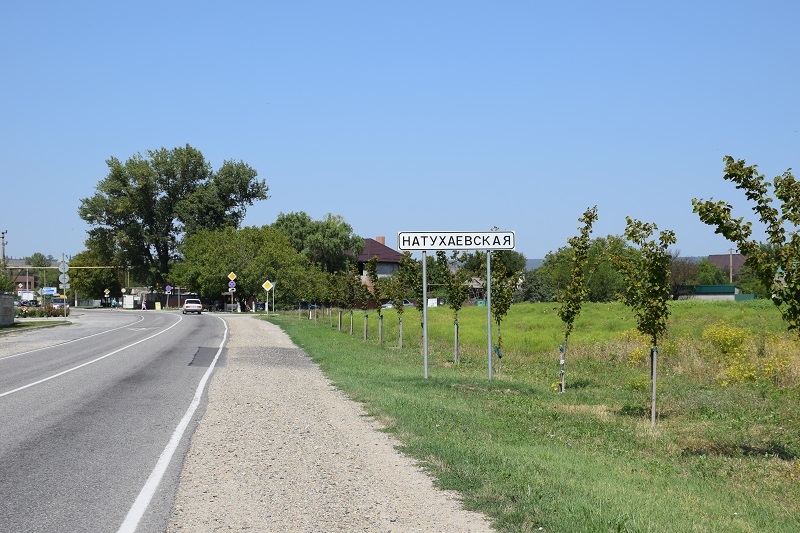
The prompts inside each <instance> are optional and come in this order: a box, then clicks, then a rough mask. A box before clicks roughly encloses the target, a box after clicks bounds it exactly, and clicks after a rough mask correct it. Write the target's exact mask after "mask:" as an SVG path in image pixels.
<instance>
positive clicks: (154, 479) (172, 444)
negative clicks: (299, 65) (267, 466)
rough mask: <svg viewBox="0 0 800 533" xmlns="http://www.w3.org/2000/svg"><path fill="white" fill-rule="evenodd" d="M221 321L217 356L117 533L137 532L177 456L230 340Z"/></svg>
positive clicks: (226, 324) (223, 321) (226, 327)
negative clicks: (177, 451)
mask: <svg viewBox="0 0 800 533" xmlns="http://www.w3.org/2000/svg"><path fill="white" fill-rule="evenodd" d="M216 318H219V317H216ZM219 320H222V323H223V324H225V332H224V334H223V336H222V342H221V343H220V345H219V349H218V350H217V354H216V355H215V356H214V360H213V361H211V364H210V365H209V367H208V370H206V373H205V374H203V378H202V379H201V380H200V383H198V384H197V390H195V393H194V398H193V399H192V403H191V404H189V409H187V410H186V414H184V415H183V418H182V419H181V421H180V422H179V423H178V425H177V427H176V428H175V431H174V432H173V433H172V438H171V439H170V440H169V443H167V447H166V448H164V451H163V452H161V456H160V457H159V458H158V462H157V463H156V466H155V468H154V469H153V471H152V472H151V473H150V477H148V478H147V481H146V482H145V484H144V486H143V487H142V490H141V491H140V492H139V496H137V497H136V501H134V502H133V505H132V506H131V509H130V510H129V511H128V514H127V515H126V516H125V520H124V521H123V522H122V525H121V526H119V529H118V530H117V533H133V532H134V531H136V528H137V527H138V526H139V521H141V519H142V516H144V513H145V511H146V510H147V506H148V505H150V500H152V499H153V496H154V495H155V493H156V489H157V488H158V484H159V483H161V479H162V478H163V477H164V474H165V473H166V471H167V467H168V466H169V463H170V461H171V460H172V456H173V455H175V450H177V449H178V444H179V443H180V441H181V439H182V438H183V434H184V432H185V431H186V427H187V426H188V425H189V421H190V420H191V419H192V416H194V412H195V411H196V410H197V407H198V406H199V405H200V399H201V398H202V396H203V391H204V390H205V387H206V382H207V381H208V378H209V377H210V376H211V372H212V371H213V370H214V367H215V366H216V364H217V360H218V359H219V355H220V354H221V353H222V349H223V348H224V347H225V342H226V341H227V340H228V323H227V322H225V320H224V319H223V318H219Z"/></svg>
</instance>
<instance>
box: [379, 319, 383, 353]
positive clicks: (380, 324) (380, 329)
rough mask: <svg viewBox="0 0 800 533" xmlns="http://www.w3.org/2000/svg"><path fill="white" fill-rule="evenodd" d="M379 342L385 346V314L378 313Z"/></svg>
mask: <svg viewBox="0 0 800 533" xmlns="http://www.w3.org/2000/svg"><path fill="white" fill-rule="evenodd" d="M378 344H379V345H380V346H383V314H379V315H378Z"/></svg>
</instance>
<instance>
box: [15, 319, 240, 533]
mask: <svg viewBox="0 0 800 533" xmlns="http://www.w3.org/2000/svg"><path fill="white" fill-rule="evenodd" d="M70 321H71V322H73V323H72V324H70V325H62V326H58V327H52V328H46V329H37V330H33V331H29V332H25V333H13V334H3V335H0V531H3V532H17V531H36V532H49V531H58V532H63V531H72V532H79V531H91V532H103V531H111V532H113V531H133V530H134V529H135V530H136V531H140V532H142V531H145V532H149V531H153V532H155V531H164V530H165V529H166V526H167V521H168V518H169V512H170V511H171V508H172V503H173V500H174V495H175V490H176V487H177V480H178V476H179V474H180V470H181V462H182V458H183V457H184V455H185V452H186V449H187V447H188V444H189V440H190V438H191V434H192V432H193V431H194V428H195V427H196V425H197V422H198V420H199V419H200V417H201V416H202V414H203V412H204V410H205V395H204V394H203V391H204V388H205V383H206V381H207V380H208V378H209V376H210V373H211V372H210V370H212V368H211V367H212V364H213V362H214V361H215V358H216V357H217V355H219V359H218V360H217V361H216V365H217V366H219V365H221V364H224V350H223V349H222V347H223V343H224V340H225V339H226V338H227V327H226V324H225V323H224V321H223V320H221V319H220V318H218V317H216V316H214V315H208V314H203V315H202V316H198V315H186V316H184V315H181V314H180V313H177V312H167V311H144V312H140V311H111V310H75V311H74V313H73V317H71V318H70Z"/></svg>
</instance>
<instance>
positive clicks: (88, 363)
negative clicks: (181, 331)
mask: <svg viewBox="0 0 800 533" xmlns="http://www.w3.org/2000/svg"><path fill="white" fill-rule="evenodd" d="M181 320H183V317H180V316H179V317H178V321H177V322H175V323H174V324H172V325H171V326H170V327H168V328H166V329H164V330H162V331H159V332H158V333H156V334H155V335H150V336H149V337H145V338H144V339H141V340H138V341H136V342H134V343H131V344H128V345H127V346H123V347H122V348H119V349H117V350H114V351H113V352H109V353H107V354H105V355H102V356H100V357H98V358H97V359H92V360H91V361H87V362H85V363H82V364H80V365H78V366H74V367H72V368H68V369H67V370H64V371H63V372H59V373H58V374H53V375H52V376H48V377H46V378H44V379H40V380H39V381H34V382H33V383H28V384H27V385H23V386H22V387H17V388H16V389H13V390H10V391H8V392H4V393H2V394H0V398H2V397H3V396H8V395H9V394H14V393H15V392H19V391H21V390H25V389H28V388H30V387H33V386H35V385H40V384H42V383H44V382H46V381H50V380H51V379H55V378H57V377H60V376H63V375H64V374H69V373H70V372H72V371H74V370H78V369H79V368H83V367H85V366H88V365H91V364H92V363H96V362H98V361H102V360H103V359H105V358H106V357H111V356H112V355H114V354H115V353H119V352H121V351H123V350H126V349H128V348H130V347H131V346H136V345H137V344H140V343H142V342H144V341H147V340H150V339H152V338H153V337H158V336H159V335H161V334H162V333H166V332H167V331H169V330H171V329H172V328H174V327H175V326H177V325H178V324H179V323H180V322H181ZM117 329H119V328H117ZM112 331H113V330H112ZM226 331H227V324H226ZM96 335H98V334H96ZM90 336H91V335H90ZM83 338H84V339H85V338H87V337H83ZM69 342H72V341H69ZM64 344H66V343H64ZM51 348H52V346H51ZM18 355H20V354H18Z"/></svg>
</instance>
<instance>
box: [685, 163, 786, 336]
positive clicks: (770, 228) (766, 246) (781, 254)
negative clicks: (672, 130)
mask: <svg viewBox="0 0 800 533" xmlns="http://www.w3.org/2000/svg"><path fill="white" fill-rule="evenodd" d="M723 161H724V163H725V175H724V176H723V179H725V180H726V181H730V182H731V183H733V184H734V185H735V186H736V188H737V189H739V190H741V191H743V192H744V194H745V197H746V198H747V200H748V201H750V202H752V203H753V204H754V205H753V207H752V210H753V212H754V213H755V214H756V216H757V217H758V220H759V221H760V222H761V223H762V224H763V225H764V228H765V229H764V231H765V233H766V237H767V242H766V243H763V242H759V241H758V240H756V239H755V238H753V228H752V224H751V223H750V222H745V221H744V217H739V218H734V217H733V215H732V210H733V206H732V205H731V204H729V203H727V202H723V201H716V202H715V201H713V199H711V200H698V199H697V198H695V199H693V200H692V206H693V207H694V212H695V213H697V214H698V216H699V217H700V220H701V221H703V222H704V223H706V224H708V225H709V226H712V227H714V228H716V229H715V230H714V233H718V234H720V235H722V236H723V237H725V238H726V239H728V240H729V241H730V242H732V243H735V244H736V246H737V247H738V248H739V252H740V253H741V254H743V255H744V256H745V257H746V258H747V259H746V260H745V265H746V266H747V267H748V273H749V274H750V275H752V276H753V277H754V278H756V279H757V280H758V281H759V282H760V284H761V286H762V287H769V289H770V290H771V292H772V301H773V302H774V303H775V305H776V306H777V307H778V309H779V310H780V312H781V316H782V317H783V319H784V320H785V321H786V323H787V324H788V329H789V330H791V331H795V332H797V333H798V334H800V232H799V231H798V225H800V183H798V182H797V180H795V178H794V176H793V175H792V173H791V170H792V169H791V168H790V169H788V170H786V172H784V173H783V174H782V175H780V176H777V177H775V178H774V179H773V180H772V183H770V182H769V181H767V179H766V177H765V176H764V175H763V174H759V173H758V167H757V166H756V165H748V164H747V162H746V161H745V160H744V159H738V160H737V159H734V158H733V157H731V156H729V155H727V156H725V157H724V158H723ZM770 187H771V188H772V189H773V193H774V197H773V195H772V194H770ZM775 200H777V203H778V205H777V206H775V205H773V202H774V201H775Z"/></svg>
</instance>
